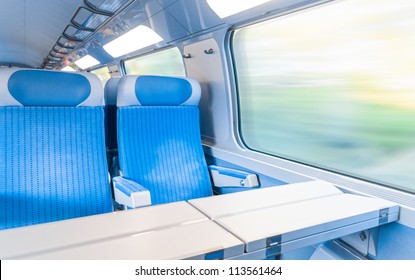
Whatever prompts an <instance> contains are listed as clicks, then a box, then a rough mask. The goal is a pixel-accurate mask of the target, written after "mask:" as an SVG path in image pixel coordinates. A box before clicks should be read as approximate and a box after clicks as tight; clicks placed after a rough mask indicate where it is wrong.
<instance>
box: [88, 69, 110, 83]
mask: <svg viewBox="0 0 415 280" xmlns="http://www.w3.org/2000/svg"><path fill="white" fill-rule="evenodd" d="M91 73H92V74H95V75H97V76H98V78H99V79H100V80H101V82H102V85H104V86H105V83H106V82H107V81H108V80H109V79H110V78H111V75H110V73H109V70H108V67H102V68H99V69H96V70H93V71H91Z"/></svg>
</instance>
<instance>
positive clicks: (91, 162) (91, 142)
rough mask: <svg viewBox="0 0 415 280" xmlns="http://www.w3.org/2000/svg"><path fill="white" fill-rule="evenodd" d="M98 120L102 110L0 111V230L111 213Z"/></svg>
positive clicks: (103, 147)
mask: <svg viewBox="0 0 415 280" xmlns="http://www.w3.org/2000/svg"><path fill="white" fill-rule="evenodd" d="M103 118H104V112H103V108H102V107H60V108H59V107H0V131H1V134H0V170H1V172H0V229H7V228H13V227H20V226H25V225H32V224H38V223H45V222H51V221H57V220H62V219H69V218H75V217H81V216H88V215H93V214H99V213H106V212H110V211H112V199H111V191H110V188H109V185H108V175H107V163H106V153H105V144H104V119H103ZM80 230H81V229H80Z"/></svg>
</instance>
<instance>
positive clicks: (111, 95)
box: [104, 77, 121, 150]
mask: <svg viewBox="0 0 415 280" xmlns="http://www.w3.org/2000/svg"><path fill="white" fill-rule="evenodd" d="M120 79H121V78H119V77H116V78H111V79H109V80H108V81H107V83H106V84H105V88H104V96H105V143H106V146H107V148H108V149H110V150H113V149H117V147H118V145H117V88H118V83H119V81H120Z"/></svg>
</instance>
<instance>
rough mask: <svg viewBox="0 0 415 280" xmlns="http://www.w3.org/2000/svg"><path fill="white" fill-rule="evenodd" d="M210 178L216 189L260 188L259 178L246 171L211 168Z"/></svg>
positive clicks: (214, 166) (219, 167) (211, 166)
mask: <svg viewBox="0 0 415 280" xmlns="http://www.w3.org/2000/svg"><path fill="white" fill-rule="evenodd" d="M209 171H210V176H211V178H212V182H213V185H214V186H215V187H239V188H255V187H258V186H259V182H258V176H257V175H256V174H253V173H249V172H246V171H240V170H236V169H232V168H225V167H221V166H216V165H210V166H209Z"/></svg>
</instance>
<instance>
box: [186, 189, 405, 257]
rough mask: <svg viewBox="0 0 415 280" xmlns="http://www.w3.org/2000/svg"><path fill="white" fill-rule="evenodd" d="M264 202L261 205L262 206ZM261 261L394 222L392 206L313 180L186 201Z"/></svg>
mask: <svg viewBox="0 0 415 280" xmlns="http://www.w3.org/2000/svg"><path fill="white" fill-rule="evenodd" d="M262 202H264V203H262ZM190 203H191V204H192V205H194V206H195V207H196V208H198V209H199V210H201V211H202V212H203V213H204V214H205V215H207V216H208V217H209V218H211V219H212V220H214V221H216V222H217V223H218V224H220V225H221V226H223V227H224V228H225V229H227V230H228V231H229V232H230V233H232V234H233V235H235V236H236V237H238V238H239V239H241V240H242V241H243V242H244V243H245V254H244V255H242V256H240V257H237V258H254V259H262V258H266V257H268V256H273V255H277V254H280V253H284V252H287V251H290V250H294V249H298V248H302V247H306V246H310V245H313V244H316V243H319V242H324V241H328V240H331V239H335V238H338V237H342V236H345V235H348V234H352V233H355V232H358V231H361V230H365V229H369V228H373V227H376V226H378V225H380V224H384V223H389V222H393V221H396V220H398V216H399V206H397V205H396V204H395V203H392V202H389V201H386V200H382V199H377V198H370V197H364V196H359V195H352V194H345V193H342V192H341V191H339V190H338V189H337V188H335V187H334V186H332V185H330V184H327V183H323V182H320V181H314V182H309V183H300V184H292V185H286V186H282V187H274V188H271V189H263V190H259V191H249V192H243V193H238V194H237V195H233V194H230V195H224V196H217V197H208V198H202V199H197V200H192V201H190Z"/></svg>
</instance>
